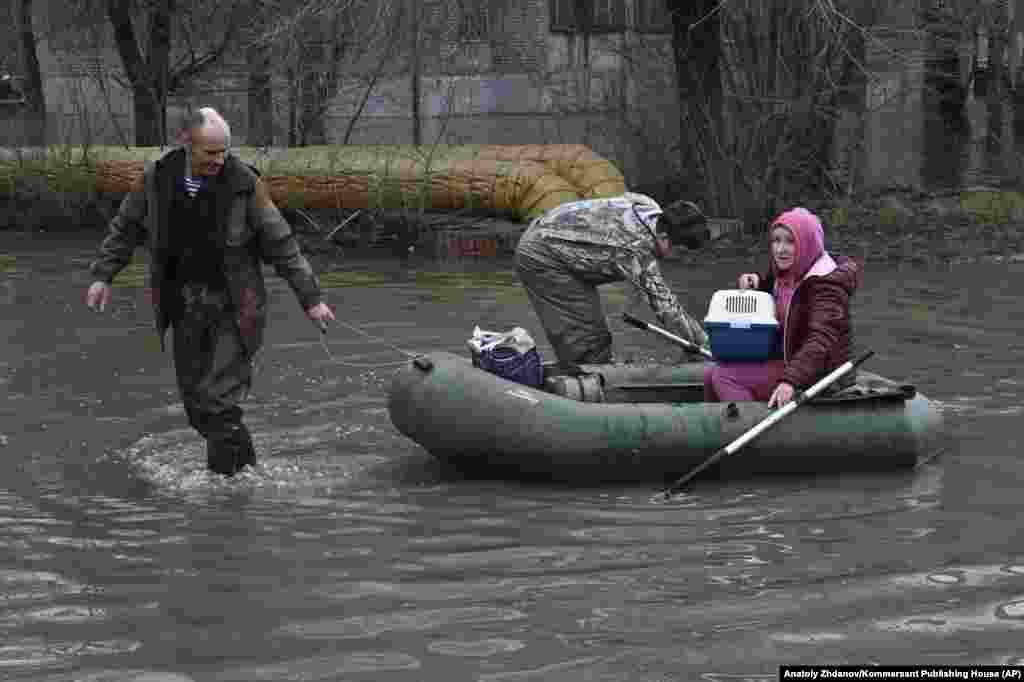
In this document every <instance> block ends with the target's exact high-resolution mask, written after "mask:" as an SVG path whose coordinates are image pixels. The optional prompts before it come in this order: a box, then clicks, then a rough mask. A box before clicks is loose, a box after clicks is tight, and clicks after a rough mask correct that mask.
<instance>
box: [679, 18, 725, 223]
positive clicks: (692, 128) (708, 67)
mask: <svg viewBox="0 0 1024 682" xmlns="http://www.w3.org/2000/svg"><path fill="white" fill-rule="evenodd" d="M667 5H668V9H669V11H670V12H671V14H672V44H673V53H674V57H675V67H676V82H677V89H678V92H679V107H680V116H679V132H680V141H681V143H680V151H681V155H682V159H681V168H682V169H683V172H684V173H685V177H683V178H680V180H681V181H682V189H683V191H684V192H686V193H688V194H693V195H695V196H703V197H704V202H705V204H706V205H707V206H708V207H709V208H710V209H711V210H717V211H721V210H722V209H724V208H725V206H724V205H723V204H724V203H727V202H726V200H725V198H724V197H722V196H721V195H722V191H723V188H722V186H721V184H720V183H717V182H715V181H714V180H713V178H715V177H716V176H717V175H719V174H720V173H721V172H722V168H721V166H722V157H723V145H724V141H723V135H722V128H721V122H722V111H723V109H722V72H721V64H722V24H721V17H722V14H721V9H722V3H721V2H720V0H668V2H667ZM698 188H699V189H698ZM701 190H702V191H701Z"/></svg>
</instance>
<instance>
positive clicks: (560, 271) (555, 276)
mask: <svg viewBox="0 0 1024 682" xmlns="http://www.w3.org/2000/svg"><path fill="white" fill-rule="evenodd" d="M516 271H517V272H518V274H519V280H520V282H522V284H523V288H525V289H526V295H527V296H528V297H529V299H530V303H531V304H532V305H533V309H534V311H535V312H536V313H537V317H539V318H540V323H541V325H542V326H543V327H544V333H545V334H546V335H547V337H548V342H550V343H551V346H552V348H553V349H554V351H555V356H556V358H557V359H558V362H559V364H560V365H562V367H568V366H570V365H573V364H588V363H594V364H599V363H607V362H611V360H612V333H611V330H609V329H608V322H607V320H606V319H605V315H604V310H603V308H602V306H601V296H600V294H599V293H598V291H597V286H596V285H594V284H591V283H588V282H585V281H583V280H581V279H580V278H579V277H576V276H575V275H573V274H572V273H571V272H570V271H569V269H568V268H567V267H566V266H565V265H564V264H562V263H560V262H559V261H558V260H557V259H556V258H554V257H552V256H551V255H549V254H547V253H546V252H545V250H544V248H543V245H542V244H539V243H535V242H534V241H533V240H532V239H530V233H529V231H527V232H526V234H524V235H523V238H522V239H521V240H520V243H519V246H518V247H517V248H516Z"/></svg>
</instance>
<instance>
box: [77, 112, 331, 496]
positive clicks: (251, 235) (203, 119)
mask: <svg viewBox="0 0 1024 682" xmlns="http://www.w3.org/2000/svg"><path fill="white" fill-rule="evenodd" d="M181 140H182V142H183V144H182V146H181V147H179V148H177V149H174V150H172V151H170V152H168V153H167V154H165V155H164V156H162V157H161V158H160V159H158V160H157V161H155V162H153V163H150V164H147V166H146V170H145V173H144V176H143V177H141V178H139V180H138V181H137V182H136V183H135V184H134V185H133V186H132V188H131V192H130V193H129V194H128V196H126V197H125V199H124V201H123V202H122V203H121V208H120V210H119V211H118V214H117V215H116V216H115V217H114V219H113V220H112V221H111V222H110V233H109V234H108V235H107V237H106V239H104V241H103V244H102V245H101V246H100V255H99V258H97V260H96V261H95V262H93V264H92V267H91V272H92V275H93V277H94V278H95V280H96V281H94V282H93V283H92V285H91V286H90V287H89V290H88V292H87V293H86V305H88V306H89V307H90V308H91V309H93V310H95V311H102V310H103V309H104V308H105V307H106V305H107V303H109V302H110V297H111V290H110V285H111V282H113V280H114V277H115V276H117V273H119V272H120V271H121V270H122V269H124V267H125V266H126V265H128V263H129V262H130V261H131V258H132V253H133V251H134V250H135V249H136V248H137V247H139V246H146V247H147V248H148V249H149V251H150V254H151V256H152V257H151V263H150V272H149V281H150V286H151V291H152V303H153V310H154V313H155V317H156V329H157V333H158V334H159V335H160V340H161V346H162V344H163V339H164V335H165V333H166V331H167V328H168V327H171V328H173V334H172V336H173V344H174V367H175V372H176V374H177V379H178V390H179V391H180V393H181V399H182V402H183V403H184V406H185V413H186V414H187V415H188V420H189V423H190V424H191V425H192V427H193V428H194V429H195V430H196V431H198V432H199V433H200V434H202V436H203V437H204V438H205V439H206V463H207V467H208V468H209V469H210V470H211V471H214V472H216V473H219V474H225V475H228V476H231V475H233V474H235V473H236V472H237V471H239V470H240V469H241V468H243V467H245V466H247V465H250V464H253V463H254V462H255V459H256V453H255V451H254V450H253V444H252V439H251V438H250V436H249V431H248V430H247V429H246V428H245V425H244V424H243V423H242V408H241V407H240V406H239V403H240V402H241V401H242V400H244V399H245V397H246V396H247V395H248V392H249V388H250V386H251V385H252V360H253V357H254V356H255V354H256V352H257V351H258V350H259V348H260V346H261V345H262V343H263V330H264V327H265V326H266V303H267V292H266V285H265V283H264V281H263V273H262V270H261V259H262V260H263V261H266V262H267V263H269V264H271V265H273V266H274V269H275V270H276V271H277V273H278V275H280V276H281V277H282V278H284V279H285V280H286V281H287V282H288V284H289V286H291V288H292V291H293V292H294V293H295V295H296V297H297V298H298V300H299V303H300V304H301V305H302V308H303V310H305V311H306V316H307V317H308V318H309V319H310V320H312V321H313V322H314V323H315V324H317V325H318V326H319V327H320V328H321V329H323V328H324V327H325V326H326V324H327V323H328V322H332V321H334V314H333V313H332V312H331V309H330V308H328V307H327V304H326V303H324V302H323V300H322V299H323V296H322V294H321V291H320V286H319V283H318V282H317V279H316V276H315V275H314V274H313V270H312V268H311V267H310V265H309V262H308V261H307V260H306V259H305V257H303V255H302V253H301V252H300V250H299V245H298V242H297V241H296V239H295V236H294V235H293V234H292V231H291V228H290V226H289V225H288V223H287V222H286V221H285V220H284V218H283V217H282V216H281V214H280V212H278V210H277V207H276V206H274V203H273V201H272V200H271V199H270V195H269V192H268V190H267V188H266V186H265V185H264V184H263V183H262V182H261V181H260V179H259V176H258V174H257V173H256V172H255V171H254V170H253V169H252V168H250V167H249V166H247V165H246V164H245V163H243V162H242V161H241V160H240V159H239V158H238V157H236V156H234V155H233V154H232V153H231V151H230V144H231V130H230V128H229V127H228V124H227V122H226V121H225V120H224V119H223V118H221V116H220V114H218V113H217V112H216V111H215V110H213V109H211V108H203V109H199V110H198V111H197V112H196V113H195V115H194V116H193V117H192V118H191V119H190V120H189V122H188V125H187V127H186V129H185V130H184V131H183V133H182V137H181Z"/></svg>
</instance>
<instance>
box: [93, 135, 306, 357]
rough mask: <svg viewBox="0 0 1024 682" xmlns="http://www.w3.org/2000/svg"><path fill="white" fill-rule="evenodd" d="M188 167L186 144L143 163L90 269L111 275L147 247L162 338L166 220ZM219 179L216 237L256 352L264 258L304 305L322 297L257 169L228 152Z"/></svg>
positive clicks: (102, 276)
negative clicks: (140, 173)
mask: <svg viewBox="0 0 1024 682" xmlns="http://www.w3.org/2000/svg"><path fill="white" fill-rule="evenodd" d="M184 173H185V151H184V149H181V148H179V149H175V150H172V151H170V152H168V153H167V154H164V155H163V156H162V157H160V158H159V159H157V160H156V161H154V162H152V163H149V164H147V165H146V170H145V172H144V174H143V176H142V178H141V180H140V181H139V182H137V183H136V184H135V185H134V186H133V187H132V190H131V192H129V193H128V195H127V196H126V197H125V198H124V201H122V202H121V208H120V210H119V211H118V213H117V215H116V216H114V219H113V220H111V221H110V233H109V234H108V235H107V237H106V239H104V240H103V243H102V245H101V246H100V256H99V258H97V259H96V261H94V262H93V264H92V267H91V268H90V269H91V272H92V275H93V277H94V278H95V279H97V280H101V281H104V282H108V283H109V282H113V281H114V278H115V277H116V276H117V273H119V272H120V271H121V270H123V269H124V268H125V266H127V265H128V263H129V262H131V258H132V253H133V252H134V250H135V249H136V248H137V247H140V246H144V247H146V248H148V249H149V251H150V255H151V258H150V268H149V286H150V291H151V298H152V302H153V311H154V316H155V321H156V330H157V333H158V334H159V335H160V340H161V343H162V342H163V338H164V334H165V332H166V331H167V327H168V326H169V324H170V320H169V319H168V312H167V310H166V306H163V305H161V291H162V290H163V289H164V287H165V285H166V275H165V268H166V261H167V248H168V232H169V230H173V229H174V225H169V224H168V216H169V215H170V204H171V198H172V196H173V192H174V191H175V183H176V182H177V181H178V179H179V178H181V177H182V175H184ZM220 180H221V181H220V182H218V183H217V184H216V187H217V189H216V190H215V191H216V196H215V201H216V215H217V225H218V229H219V235H218V242H219V243H220V244H221V245H222V248H223V252H224V270H225V275H226V277H227V282H228V289H229V291H230V294H231V299H232V302H233V303H234V306H235V310H236V312H237V316H238V326H239V330H240V331H241V333H242V339H243V342H244V343H245V346H246V349H247V350H248V351H249V353H250V354H252V353H255V352H256V351H257V350H258V349H259V347H260V346H261V345H262V343H263V330H264V328H265V327H266V321H267V312H266V308H267V289H266V284H265V282H264V280H263V271H262V264H261V261H262V262H266V263H267V264H269V265H272V266H273V267H274V269H275V270H276V271H277V274H278V275H280V276H281V277H282V278H283V279H284V280H286V281H287V282H288V284H289V286H290V287H291V288H292V291H293V292H295V295H296V297H297V298H298V299H299V303H300V304H301V305H302V307H303V309H307V308H309V307H310V306H313V305H316V304H317V303H320V302H321V300H322V294H321V291H320V285H319V283H318V282H317V279H316V275H314V274H313V269H312V268H311V267H310V265H309V261H307V260H306V258H305V257H304V256H303V255H302V253H301V251H300V250H299V244H298V241H297V240H296V239H295V235H294V234H293V233H292V230H291V227H290V226H289V225H288V222H287V221H286V220H285V219H284V218H283V217H282V215H281V213H280V211H278V210H277V207H276V206H275V205H274V203H273V201H272V200H271V198H270V193H269V192H268V190H267V188H266V186H265V185H264V184H263V183H262V182H261V181H260V179H259V176H258V174H257V173H256V171H255V170H253V169H252V168H250V167H249V166H247V165H246V164H245V163H243V162H242V161H241V160H240V159H239V158H238V157H236V156H234V155H231V154H230V153H229V154H228V157H227V160H226V161H225V164H224V169H223V171H222V176H221V178H220ZM164 298H166V297H164Z"/></svg>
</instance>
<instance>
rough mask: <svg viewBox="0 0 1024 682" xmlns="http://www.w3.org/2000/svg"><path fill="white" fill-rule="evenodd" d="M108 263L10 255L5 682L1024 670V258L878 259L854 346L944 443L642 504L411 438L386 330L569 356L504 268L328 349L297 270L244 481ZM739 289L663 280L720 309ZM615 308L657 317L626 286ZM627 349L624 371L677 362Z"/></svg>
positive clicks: (21, 247)
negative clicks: (105, 291)
mask: <svg viewBox="0 0 1024 682" xmlns="http://www.w3.org/2000/svg"><path fill="white" fill-rule="evenodd" d="M94 246H95V244H94V241H93V240H91V239H90V240H88V241H80V240H69V239H58V238H49V239H47V240H46V241H39V240H25V239H9V240H5V239H3V238H0V271H2V272H0V320H2V324H0V434H3V438H0V519H2V523H0V678H3V679H12V680H46V681H50V680H53V681H57V680H69V681H70V680H76V681H77V680H89V681H92V682H99V681H103V682H114V681H119V682H127V681H128V680H136V681H141V680H146V681H147V682H157V681H159V680H163V681H165V682H187V681H188V680H194V681H207V680H209V681H221V680H224V681H227V680H232V681H233V680H238V681H249V682H251V681H254V680H396V681H405V680H409V681H412V680H416V681H419V680H437V679H445V680H451V681H452V682H455V681H460V680H487V681H499V680H517V681H518V680H583V679H586V680H630V681H634V680H639V681H655V680H710V681H726V680H765V681H767V680H774V679H776V676H777V674H778V673H777V670H778V666H779V665H781V664H787V663H821V662H832V663H842V662H848V663H856V664H870V663H902V664H906V663H914V664H917V663H920V664H936V665H938V664H953V663H1017V664H1021V663H1022V662H1024V556H1022V552H1021V547H1024V531H1022V530H1021V528H1022V526H1021V524H1020V523H1019V520H1018V519H1019V517H1020V515H1021V512H1022V510H1024V502H1022V500H1024V492H1022V483H1021V481H1022V480H1024V464H1022V460H1021V457H1020V455H1019V451H1020V447H1019V444H1020V435H1019V434H1020V428H1021V423H1022V420H1021V413H1022V411H1024V407H1022V399H1021V398H1022V381H1024V380H1022V379H1021V377H1020V374H1019V371H1018V368H1019V367H1020V366H1021V364H1022V362H1021V361H1022V355H1024V340H1022V335H1021V332H1022V329H1024V306H1022V305H1021V302H1020V292H1021V291H1022V290H1024V286H1022V285H1024V266H1022V265H1015V264H1005V265H976V266H960V267H955V268H950V269H942V270H938V269H936V270H923V269H911V268H900V267H896V266H889V265H887V266H878V267H872V266H870V265H869V266H868V269H867V276H866V277H865V285H864V288H863V289H862V290H861V291H860V292H859V294H858V296H857V298H856V300H855V305H854V314H855V319H856V325H857V338H858V343H859V344H860V345H861V346H863V347H869V348H872V349H874V350H875V351H876V355H875V357H874V358H872V359H871V361H870V365H871V366H870V369H872V370H873V371H876V372H879V373H881V374H884V375H886V376H890V377H892V378H899V379H902V380H906V381H910V382H912V383H914V384H916V385H917V386H918V388H919V389H920V390H921V391H922V392H924V393H925V394H926V395H928V396H929V397H931V398H933V399H935V400H937V401H938V402H939V403H940V404H941V406H942V409H943V411H944V413H945V417H946V422H947V426H946V428H947V432H948V433H947V438H946V440H947V444H948V448H947V450H946V452H945V454H944V455H943V456H942V457H941V458H939V459H937V460H934V461H933V462H930V463H928V464H927V465H925V466H923V467H921V468H919V469H917V470H914V471H903V472H898V473H892V474H881V475H878V474H875V475H856V476H830V477H817V478H813V477H812V478H800V479H751V480H743V481H722V482H713V483H707V484H704V485H699V486H696V487H695V488H694V489H693V490H692V491H691V493H690V494H689V495H686V496H683V497H681V498H679V499H676V500H673V501H671V502H668V503H665V502H659V501H658V500H657V499H656V497H655V496H654V493H655V492H657V491H656V490H654V489H652V488H651V487H646V486H630V487H609V486H604V487H600V488H566V487H564V486H558V487H555V486H544V485H539V484H536V483H531V484H523V483H515V482H500V481H487V482H485V481H469V480H458V479H453V478H451V477H450V476H448V475H446V474H442V473H441V472H439V470H438V467H437V466H436V465H435V463H434V462H433V460H432V459H431V458H430V456H429V455H427V454H425V453H424V452H423V451H422V450H421V449H420V448H419V447H418V446H417V445H415V444H414V443H411V442H409V441H408V440H406V439H404V438H403V437H402V436H401V435H400V434H399V433H397V432H396V431H395V429H394V428H393V427H392V426H391V424H390V422H389V419H388V415H387V410H386V404H385V396H386V388H387V385H388V379H389V376H390V372H391V371H392V368H393V366H394V364H393V363H395V362H401V361H402V360H403V356H402V355H401V354H399V353H398V352H397V351H395V350H394V349H393V348H391V347H389V346H388V345H387V344H386V343H384V341H386V342H387V343H390V344H391V345H394V346H398V347H400V348H403V349H406V350H410V351H422V350H429V349H448V350H452V351H454V352H459V353H464V352H467V351H466V348H465V340H466V339H467V338H468V337H469V335H470V334H471V332H472V329H473V326H474V325H476V324H479V325H480V326H482V327H484V328H506V327H511V326H514V325H516V324H521V325H523V326H525V327H527V328H528V329H530V330H532V331H535V332H536V334H537V336H538V337H539V338H540V339H541V340H543V335H542V334H541V333H540V329H539V326H538V325H537V321H536V318H535V317H534V316H533V314H532V312H531V311H530V309H529V306H528V304H527V302H526V300H525V297H523V295H522V293H521V291H519V290H518V288H517V287H516V286H515V285H514V280H513V279H512V278H510V276H509V275H510V272H511V264H510V263H509V262H507V261H489V262H488V263H486V264H485V265H484V266H483V268H481V267H480V266H478V265H476V264H472V263H467V262H451V263H447V264H437V263H423V264H420V265H418V266H416V268H415V269H414V270H413V271H408V272H401V271H398V270H396V269H395V268H394V266H392V265H390V264H389V263H388V262H386V261H378V262H371V261H366V262H352V263H350V267H351V268H352V269H353V270H359V271H360V272H361V274H360V275H359V276H358V277H357V276H354V275H347V276H346V275H339V276H335V277H334V278H333V280H331V281H332V282H333V283H334V284H335V285H346V286H334V287H333V288H332V289H331V291H330V297H331V302H332V303H334V304H336V305H337V307H338V311H339V314H340V318H341V319H342V320H344V321H345V322H347V323H350V324H353V325H357V326H358V328H359V329H361V330H362V331H363V332H364V335H361V334H359V333H356V332H355V331H353V330H350V329H346V328H344V327H340V326H338V327H335V328H333V329H332V330H331V331H330V333H329V334H328V336H327V337H326V347H325V346H324V345H323V344H322V343H321V339H320V338H319V335H318V333H317V332H316V330H315V329H314V328H313V327H312V326H311V325H310V324H309V323H308V322H307V321H306V320H305V319H304V317H303V316H302V314H301V312H300V310H299V308H298V306H297V304H296V303H295V301H294V298H293V297H292V296H291V294H290V292H289V291H288V290H287V287H286V286H284V285H283V283H282V282H281V281H280V280H278V279H276V278H275V277H273V276H271V282H272V283H273V284H272V308H271V310H272V312H271V320H270V328H269V330H268V338H267V347H266V349H265V351H264V352H263V353H262V354H261V357H260V359H259V364H258V371H257V376H256V382H255V387H254V392H253V395H252V397H251V399H250V401H249V403H248V409H247V418H248V421H249V423H250V425H251V427H252V430H253V432H254V437H255V440H256V444H257V447H258V449H259V451H260V453H261V456H262V463H261V465H260V467H259V468H258V470H257V471H256V472H254V473H251V474H246V475H243V476H239V477H237V478H236V479H234V480H232V481H230V482H225V481H223V480H217V479H215V478H213V477H211V476H209V475H207V474H206V473H205V472H204V470H203V448H202V444H201V443H200V441H199V439H198V437H197V436H196V435H195V434H194V433H193V432H192V431H190V430H189V429H188V428H187V425H186V423H185V419H184V415H183V413H182V411H181V409H180V405H179V403H178V401H177V396H176V393H175V390H174V380H173V369H172V367H171V365H170V357H169V355H168V354H161V353H160V352H159V350H158V348H157V347H156V344H155V342H154V336H153V333H152V331H151V328H150V322H151V314H150V312H149V310H148V308H147V307H146V304H145V299H144V292H143V290H142V289H141V287H140V286H138V283H139V280H138V278H137V277H135V278H132V277H126V278H125V280H124V281H125V284H124V285H122V286H119V287H118V288H117V292H116V297H115V300H114V305H113V309H112V310H111V311H109V312H108V314H106V315H103V316H97V315H95V314H93V313H91V312H89V311H88V310H86V309H85V308H84V306H83V305H82V303H81V301H82V294H83V292H84V290H85V287H86V286H87V285H88V281H89V280H88V276H87V273H86V271H85V265H86V264H87V263H88V261H89V259H90V258H91V257H92V254H93V253H94ZM414 265H416V264H415V263H414ZM481 269H484V270H493V271H497V272H498V274H497V275H494V274H490V275H486V276H481V275H479V274H477V272H476V271H477V270H481ZM736 272H737V267H736V266H735V265H718V266H714V267H709V268H706V269H703V270H700V271H695V270H693V269H690V268H683V267H682V266H679V265H673V266H670V267H669V268H667V275H668V277H669V279H670V281H671V282H672V284H673V285H674V287H675V289H676V290H677V291H679V292H682V294H683V295H682V298H683V301H684V302H685V304H686V305H688V306H689V307H690V308H691V309H693V310H695V311H697V312H698V313H699V314H700V315H701V316H703V314H704V313H705V312H706V306H707V301H708V299H709V297H710V294H711V292H712V291H713V290H714V289H716V288H723V287H726V286H729V283H730V282H731V281H732V280H733V277H734V275H735V274H736ZM327 279H330V278H327ZM347 285H352V286H347ZM606 302H607V305H608V311H609V313H610V314H611V315H612V316H613V320H614V319H615V318H616V317H617V313H619V312H621V311H623V310H629V311H631V312H633V313H634V314H637V315H640V316H645V315H646V319H651V318H650V316H649V313H647V312H646V311H645V309H644V306H643V305H642V304H641V303H640V302H638V301H637V300H635V298H634V297H633V296H631V295H630V294H629V293H628V292H627V290H626V289H624V288H621V287H620V288H614V287H613V288H611V289H610V290H609V291H608V292H606ZM613 331H614V333H615V339H616V351H617V353H618V354H619V356H620V357H625V358H628V357H636V358H666V357H667V358H671V357H675V355H676V351H675V350H674V349H668V348H666V347H665V345H664V342H663V341H661V340H659V339H657V338H651V337H649V336H648V335H646V334H644V332H641V331H638V330H634V329H631V328H626V327H624V326H623V325H622V324H621V323H618V324H616V325H615V326H614V328H613ZM365 334H369V335H371V336H373V337H375V338H378V339H381V341H376V340H371V339H370V338H369V337H368V336H366V335H365ZM546 348H547V347H546V345H545V344H544V343H543V342H542V344H541V350H542V352H543V351H545V350H546Z"/></svg>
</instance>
